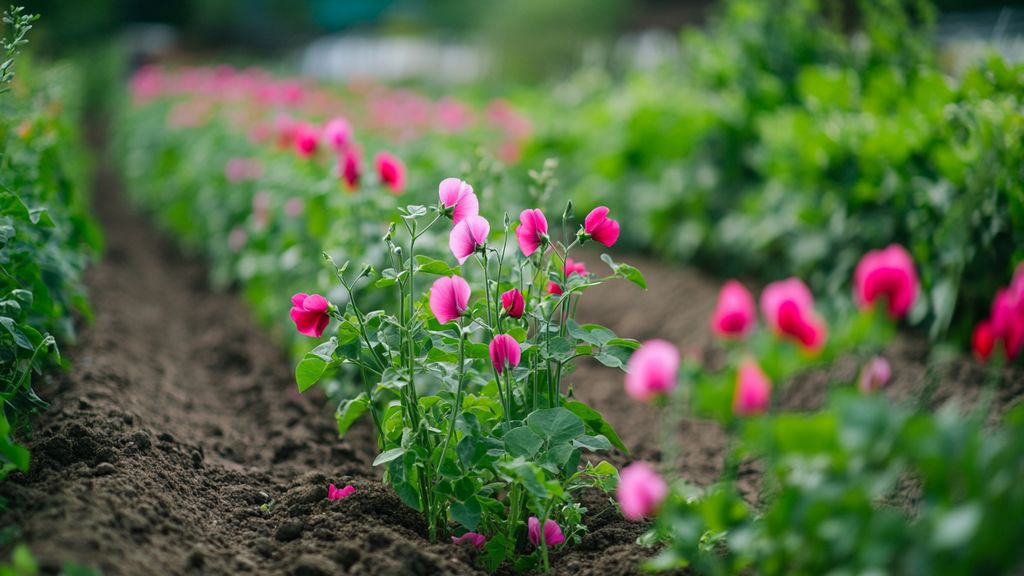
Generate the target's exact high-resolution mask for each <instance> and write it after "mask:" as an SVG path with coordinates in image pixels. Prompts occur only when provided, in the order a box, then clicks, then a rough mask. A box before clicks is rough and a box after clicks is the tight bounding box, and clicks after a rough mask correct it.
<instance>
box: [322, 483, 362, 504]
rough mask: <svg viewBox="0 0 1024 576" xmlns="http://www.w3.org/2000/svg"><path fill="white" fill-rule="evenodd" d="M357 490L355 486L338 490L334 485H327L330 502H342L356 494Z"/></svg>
mask: <svg viewBox="0 0 1024 576" xmlns="http://www.w3.org/2000/svg"><path fill="white" fill-rule="evenodd" d="M355 491H356V489H355V488H354V487H353V486H345V487H344V488H338V487H336V486H335V485H334V484H328V485H327V499H328V500H330V501H332V502H333V501H335V500H341V499H342V498H348V497H349V496H351V495H352V493H354V492H355Z"/></svg>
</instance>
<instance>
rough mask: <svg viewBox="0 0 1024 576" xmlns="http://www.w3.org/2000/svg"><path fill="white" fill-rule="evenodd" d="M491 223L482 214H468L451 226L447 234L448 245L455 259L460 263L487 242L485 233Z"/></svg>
mask: <svg viewBox="0 0 1024 576" xmlns="http://www.w3.org/2000/svg"><path fill="white" fill-rule="evenodd" d="M490 232H491V225H490V224H489V223H488V222H487V220H486V219H485V218H483V217H482V216H468V217H466V219H465V220H463V221H461V222H459V223H458V224H456V225H455V227H454V228H452V231H451V233H450V234H449V235H448V247H449V248H451V250H452V254H454V255H455V259H456V260H458V261H459V264H462V263H463V262H465V261H466V258H469V256H470V254H472V253H473V252H476V251H477V250H478V249H480V247H482V246H483V245H484V244H486V243H487V235H488V234H490Z"/></svg>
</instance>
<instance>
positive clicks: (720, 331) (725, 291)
mask: <svg viewBox="0 0 1024 576" xmlns="http://www.w3.org/2000/svg"><path fill="white" fill-rule="evenodd" d="M756 320H757V311H756V310H755V308H754V298H753V297H752V296H751V295H750V292H748V291H747V289H746V288H744V287H743V284H740V283H739V282H737V281H735V280H729V281H728V282H726V283H725V285H724V286H722V291H721V292H719V293H718V304H717V305H716V306H715V312H714V314H712V316H711V331H712V332H714V333H715V334H717V335H719V336H721V337H723V338H730V337H737V338H738V337H743V336H744V335H746V333H747V332H749V331H750V329H751V328H752V327H753V326H754V322H755V321H756Z"/></svg>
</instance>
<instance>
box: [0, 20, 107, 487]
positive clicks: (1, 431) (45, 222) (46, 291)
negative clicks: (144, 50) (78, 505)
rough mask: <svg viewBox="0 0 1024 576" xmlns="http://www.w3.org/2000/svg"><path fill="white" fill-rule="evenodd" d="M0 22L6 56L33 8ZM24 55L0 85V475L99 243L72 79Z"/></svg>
mask: <svg viewBox="0 0 1024 576" xmlns="http://www.w3.org/2000/svg"><path fill="white" fill-rule="evenodd" d="M4 21H5V22H6V23H7V24H8V25H9V26H10V27H11V29H9V30H8V31H7V32H8V37H9V38H10V39H8V40H5V41H4V46H5V48H6V51H7V54H8V57H10V56H12V55H13V54H14V53H15V52H16V51H17V49H18V47H19V46H21V45H23V44H24V43H25V41H26V40H25V32H26V31H27V29H28V28H29V27H30V26H29V24H30V23H31V22H32V21H34V17H32V16H27V15H24V14H22V13H21V11H20V10H18V9H13V10H11V11H10V12H8V14H7V15H6V16H5V20H4ZM29 64H30V63H29V62H27V61H25V60H24V57H23V56H22V57H20V58H19V60H18V62H17V68H18V75H17V78H14V73H13V71H12V70H13V66H12V64H11V60H8V61H7V62H6V63H5V64H4V65H3V67H2V69H3V72H2V73H3V82H4V91H3V93H0V399H2V402H3V404H2V409H0V476H2V475H4V474H6V473H7V472H9V471H10V470H12V469H19V470H27V469H28V458H29V455H28V451H27V450H26V449H25V448H24V447H23V446H20V445H18V444H17V443H15V442H14V440H13V438H12V434H13V433H14V432H16V431H17V430H18V428H20V427H22V426H24V425H25V424H26V423H27V416H28V415H30V414H31V413H33V412H35V411H36V410H39V409H41V408H44V407H45V406H46V403H45V402H44V401H43V400H42V399H40V398H39V396H37V395H36V393H35V390H34V389H33V383H34V379H35V378H37V377H38V375H39V374H41V373H42V372H43V371H44V370H45V369H48V368H54V367H57V366H60V365H61V364H62V360H61V357H60V354H59V352H58V351H57V345H56V343H57V341H58V340H63V341H68V340H70V339H72V338H73V336H74V330H73V324H72V315H73V314H74V313H79V314H81V315H83V316H85V317H86V318H88V317H89V308H88V305H87V302H86V299H85V294H84V292H83V288H82V285H81V273H82V270H83V268H84V267H85V265H86V263H87V261H88V259H89V257H90V255H91V254H93V253H95V252H96V251H97V250H98V249H99V248H100V235H99V232H98V230H97V228H96V226H95V224H94V223H93V221H92V220H91V219H90V218H89V216H88V213H87V210H86V199H85V196H84V190H85V187H86V174H85V170H84V166H83V158H84V155H85V152H84V147H83V143H82V142H81V140H80V137H79V134H78V132H77V123H78V121H79V118H78V117H77V112H78V107H77V104H78V103H79V101H80V100H79V97H80V94H78V92H77V91H76V89H77V87H78V81H79V79H78V77H77V76H76V75H75V73H74V72H75V71H74V70H73V69H71V68H69V67H61V66H57V67H52V68H48V69H41V68H36V67H33V66H30V65H29Z"/></svg>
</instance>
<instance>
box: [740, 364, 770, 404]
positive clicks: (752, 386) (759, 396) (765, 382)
mask: <svg viewBox="0 0 1024 576" xmlns="http://www.w3.org/2000/svg"><path fill="white" fill-rule="evenodd" d="M771 395H772V382H771V380H769V379H768V376H766V375H765V373H764V371H762V370H761V367H760V366H758V365H757V362H754V361H753V360H752V359H750V358H747V359H745V360H743V362H741V363H740V368H739V370H738V371H737V372H736V392H735V395H734V396H733V399H732V411H733V412H734V413H735V414H736V415H738V416H754V415H756V414H760V413H762V412H764V411H765V410H767V409H768V403H769V401H770V400H771Z"/></svg>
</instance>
